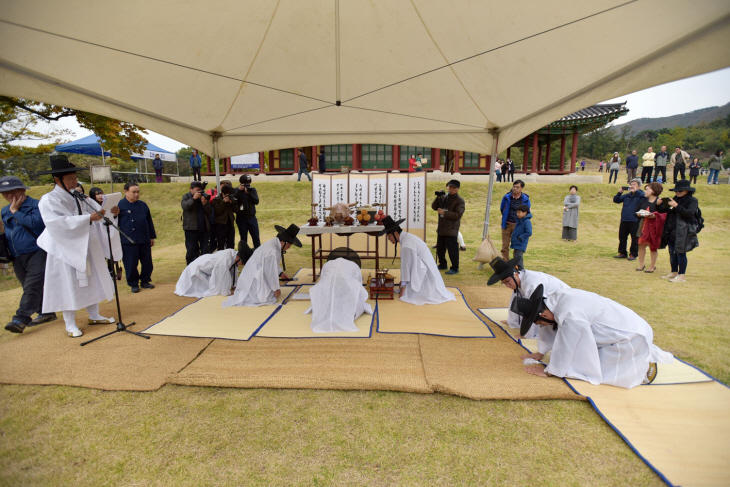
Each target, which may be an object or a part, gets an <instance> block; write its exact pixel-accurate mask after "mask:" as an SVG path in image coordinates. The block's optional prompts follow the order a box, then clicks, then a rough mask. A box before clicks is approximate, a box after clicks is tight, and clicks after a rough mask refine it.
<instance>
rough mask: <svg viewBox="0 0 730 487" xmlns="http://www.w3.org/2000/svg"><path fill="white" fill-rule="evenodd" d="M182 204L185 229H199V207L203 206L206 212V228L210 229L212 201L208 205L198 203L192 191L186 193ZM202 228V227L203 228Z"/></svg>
mask: <svg viewBox="0 0 730 487" xmlns="http://www.w3.org/2000/svg"><path fill="white" fill-rule="evenodd" d="M180 206H182V210H183V213H182V224H183V230H198V208H203V212H204V213H205V230H207V231H210V214H211V212H212V211H213V206H212V205H211V203H208V204H207V205H204V204H202V203H201V204H198V202H197V201H195V200H194V199H193V195H192V194H191V193H185V194H184V195H183V197H182V201H181V202H180ZM201 230H202V229H201Z"/></svg>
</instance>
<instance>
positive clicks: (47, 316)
mask: <svg viewBox="0 0 730 487" xmlns="http://www.w3.org/2000/svg"><path fill="white" fill-rule="evenodd" d="M57 319H58V316H57V315H56V313H41V314H39V315H38V316H36V317H35V319H34V320H33V321H31V322H30V323H28V326H38V325H42V324H43V323H48V322H49V321H55V320H57Z"/></svg>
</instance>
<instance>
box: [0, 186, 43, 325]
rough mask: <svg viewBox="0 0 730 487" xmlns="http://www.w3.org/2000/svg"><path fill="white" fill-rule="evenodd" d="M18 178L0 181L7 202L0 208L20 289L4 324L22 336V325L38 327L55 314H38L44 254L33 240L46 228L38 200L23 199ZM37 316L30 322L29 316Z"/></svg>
mask: <svg viewBox="0 0 730 487" xmlns="http://www.w3.org/2000/svg"><path fill="white" fill-rule="evenodd" d="M26 189H30V188H28V187H26V186H24V185H23V183H22V181H21V180H20V178H17V177H15V176H5V177H2V178H0V192H1V193H2V194H3V197H4V198H5V199H6V200H7V201H8V203H10V204H9V205H8V206H5V207H4V208H3V209H2V219H3V224H4V225H5V238H6V239H7V241H8V247H9V250H10V253H11V254H12V256H13V257H14V258H15V260H14V261H13V270H14V271H15V276H16V277H17V278H18V280H19V281H20V284H21V285H22V286H23V295H22V296H21V298H20V305H19V307H18V310H17V311H16V312H15V316H13V319H12V320H11V321H10V323H8V324H7V325H5V329H6V330H8V331H10V332H12V333H23V330H24V329H25V327H26V326H35V325H40V324H41V323H46V322H48V321H53V320H55V319H56V313H45V314H43V313H41V311H40V310H41V304H42V303H43V281H44V277H45V274H46V252H45V251H44V250H43V249H41V248H40V247H38V245H37V244H36V239H37V238H38V236H39V235H40V234H41V233H43V230H44V229H45V228H46V227H45V225H44V224H43V219H42V218H41V213H40V211H39V210H38V200H36V199H33V198H31V197H30V196H26V194H25V190H26ZM36 312H37V313H38V317H37V318H36V319H35V320H34V319H32V318H31V315H33V313H36Z"/></svg>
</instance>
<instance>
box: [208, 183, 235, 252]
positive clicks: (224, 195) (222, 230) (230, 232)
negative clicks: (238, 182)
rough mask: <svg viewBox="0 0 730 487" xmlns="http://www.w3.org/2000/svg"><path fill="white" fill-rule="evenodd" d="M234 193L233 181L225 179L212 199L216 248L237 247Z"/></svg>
mask: <svg viewBox="0 0 730 487" xmlns="http://www.w3.org/2000/svg"><path fill="white" fill-rule="evenodd" d="M233 193H234V190H233V186H232V185H231V182H230V181H228V180H227V179H223V180H221V192H220V194H218V196H216V197H215V198H214V199H213V200H212V201H211V204H212V205H213V215H214V217H215V232H216V236H215V237H216V238H215V241H216V250H225V249H235V248H236V228H235V223H236V203H234V202H233V201H231V198H235V197H234V196H233ZM211 250H212V249H211Z"/></svg>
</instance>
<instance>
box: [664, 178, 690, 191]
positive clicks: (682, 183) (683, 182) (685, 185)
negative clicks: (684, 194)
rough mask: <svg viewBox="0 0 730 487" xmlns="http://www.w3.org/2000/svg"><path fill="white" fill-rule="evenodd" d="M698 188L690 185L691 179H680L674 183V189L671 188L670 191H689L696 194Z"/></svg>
mask: <svg viewBox="0 0 730 487" xmlns="http://www.w3.org/2000/svg"><path fill="white" fill-rule="evenodd" d="M695 189H696V188H693V187H692V186H690V185H689V179H680V180H679V181H677V182H676V183H674V187H673V188H670V189H669V191H689V192H690V193H694V192H695Z"/></svg>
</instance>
